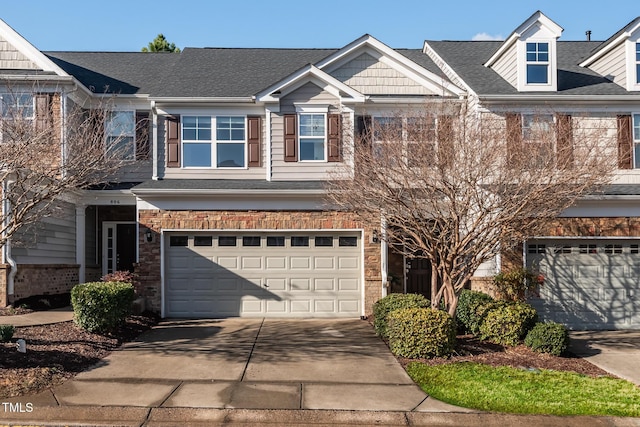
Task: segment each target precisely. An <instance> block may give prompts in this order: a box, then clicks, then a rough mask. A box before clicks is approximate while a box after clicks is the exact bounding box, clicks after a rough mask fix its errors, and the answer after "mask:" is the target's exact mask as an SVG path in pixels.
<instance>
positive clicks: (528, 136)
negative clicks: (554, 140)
mask: <svg viewBox="0 0 640 427" xmlns="http://www.w3.org/2000/svg"><path fill="white" fill-rule="evenodd" d="M552 131H553V115H551V114H539V115H536V114H523V115H522V140H523V141H525V142H543V141H549V140H550V135H552Z"/></svg>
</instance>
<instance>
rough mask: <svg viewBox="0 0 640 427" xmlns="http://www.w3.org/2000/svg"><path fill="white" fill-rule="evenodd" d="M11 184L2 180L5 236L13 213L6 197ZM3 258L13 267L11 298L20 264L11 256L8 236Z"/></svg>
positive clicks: (11, 271)
mask: <svg viewBox="0 0 640 427" xmlns="http://www.w3.org/2000/svg"><path fill="white" fill-rule="evenodd" d="M10 184H11V183H10V182H9V181H8V180H4V181H2V212H3V228H4V229H5V231H4V234H5V236H6V234H7V232H6V227H7V226H8V225H9V216H10V215H11V203H10V202H9V199H8V198H7V197H6V194H8V191H9V186H10ZM2 258H3V261H4V262H5V263H7V264H9V266H10V267H11V270H10V271H9V277H8V278H7V300H9V296H11V295H13V294H14V283H15V277H16V274H17V273H18V264H17V263H16V261H15V260H14V259H13V258H12V257H11V238H8V239H7V240H6V241H5V243H4V245H3V246H2Z"/></svg>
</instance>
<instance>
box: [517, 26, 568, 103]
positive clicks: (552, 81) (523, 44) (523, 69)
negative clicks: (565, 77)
mask: <svg viewBox="0 0 640 427" xmlns="http://www.w3.org/2000/svg"><path fill="white" fill-rule="evenodd" d="M528 43H535V44H536V46H537V45H539V44H540V43H546V44H547V49H548V50H547V61H537V60H536V61H528V60H527V44H528ZM536 52H537V50H536ZM516 62H517V71H518V77H517V89H518V91H519V92H533V91H541V92H555V91H557V90H558V77H557V75H558V65H557V59H556V40H555V39H554V38H550V37H544V36H543V35H541V34H540V35H537V36H533V37H531V38H523V39H520V40H518V42H517V44H516ZM528 65H546V66H547V82H546V83H528V72H527V66H528Z"/></svg>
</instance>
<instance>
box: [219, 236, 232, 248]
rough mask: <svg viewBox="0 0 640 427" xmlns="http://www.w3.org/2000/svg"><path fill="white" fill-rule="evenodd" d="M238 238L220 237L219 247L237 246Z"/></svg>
mask: <svg viewBox="0 0 640 427" xmlns="http://www.w3.org/2000/svg"><path fill="white" fill-rule="evenodd" d="M235 245H236V236H220V237H218V246H235Z"/></svg>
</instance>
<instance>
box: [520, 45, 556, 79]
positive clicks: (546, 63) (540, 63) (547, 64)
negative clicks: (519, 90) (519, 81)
mask: <svg viewBox="0 0 640 427" xmlns="http://www.w3.org/2000/svg"><path fill="white" fill-rule="evenodd" d="M543 44H544V45H546V47H547V51H546V54H547V59H546V61H543V60H540V59H538V57H539V56H540V55H541V54H542V52H541V51H540V45H543ZM529 45H535V50H534V51H530V50H529ZM529 54H534V55H535V56H536V59H535V60H530V59H529ZM535 65H537V66H544V67H546V70H547V73H546V81H544V82H530V81H529V66H535ZM550 69H551V52H550V43H549V42H548V41H533V40H530V41H529V40H528V41H526V42H525V74H526V75H525V82H526V84H527V85H533V86H548V85H549V81H550V80H551V76H550V74H551V73H550Z"/></svg>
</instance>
